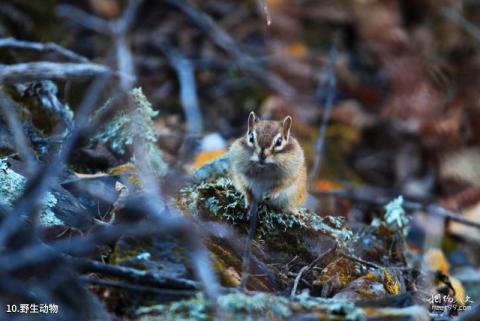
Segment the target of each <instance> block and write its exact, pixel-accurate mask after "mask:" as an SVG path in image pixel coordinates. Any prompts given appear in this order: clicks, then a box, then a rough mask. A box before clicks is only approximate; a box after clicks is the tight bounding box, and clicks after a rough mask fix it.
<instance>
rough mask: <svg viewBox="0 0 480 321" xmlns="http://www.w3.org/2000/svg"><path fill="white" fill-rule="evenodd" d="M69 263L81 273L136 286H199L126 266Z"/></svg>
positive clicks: (89, 261)
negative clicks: (136, 284)
mask: <svg viewBox="0 0 480 321" xmlns="http://www.w3.org/2000/svg"><path fill="white" fill-rule="evenodd" d="M70 261H71V262H73V263H74V265H75V266H76V267H77V268H78V269H79V270H81V271H82V272H84V273H85V272H91V273H100V274H104V275H109V276H113V277H117V278H122V279H125V280H128V281H130V282H134V283H138V284H146V285H149V286H152V287H156V288H171V289H185V290H195V289H198V288H199V284H198V283H197V282H195V281H192V280H187V279H182V278H173V277H169V276H166V275H161V274H160V273H155V272H150V271H142V270H138V269H134V268H130V267H126V266H120V265H112V264H105V263H102V262H98V261H94V260H88V259H78V258H74V257H70Z"/></svg>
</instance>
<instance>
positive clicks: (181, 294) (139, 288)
mask: <svg viewBox="0 0 480 321" xmlns="http://www.w3.org/2000/svg"><path fill="white" fill-rule="evenodd" d="M80 280H81V281H83V282H85V283H87V284H92V285H100V286H106V287H114V288H121V289H127V290H130V291H134V292H141V293H150V294H158V295H162V296H168V297H177V298H185V297H190V296H194V295H195V294H196V293H197V291H195V290H184V289H159V288H155V287H152V286H145V285H138V284H132V283H128V282H124V281H112V280H105V279H97V278H93V277H80Z"/></svg>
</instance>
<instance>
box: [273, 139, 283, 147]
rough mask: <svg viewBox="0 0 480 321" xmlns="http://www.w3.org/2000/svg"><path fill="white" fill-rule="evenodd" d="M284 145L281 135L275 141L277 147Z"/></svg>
mask: <svg viewBox="0 0 480 321" xmlns="http://www.w3.org/2000/svg"><path fill="white" fill-rule="evenodd" d="M280 146H282V139H281V138H280V137H279V138H277V140H276V141H275V147H280Z"/></svg>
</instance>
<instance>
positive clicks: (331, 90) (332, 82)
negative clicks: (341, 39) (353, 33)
mask: <svg viewBox="0 0 480 321" xmlns="http://www.w3.org/2000/svg"><path fill="white" fill-rule="evenodd" d="M336 61H337V50H336V48H335V46H332V48H331V49H330V62H329V66H328V79H327V88H326V90H327V95H326V98H325V106H324V108H323V115H322V122H321V124H320V131H319V133H318V138H317V141H316V143H315V159H314V161H313V166H312V170H311V171H310V176H309V178H308V180H309V183H310V184H311V183H312V182H313V180H314V179H315V178H316V177H317V175H318V172H319V171H320V167H321V165H322V157H323V149H324V146H325V132H326V129H327V125H328V121H329V119H330V114H331V112H332V108H333V102H334V100H335V86H336V72H335V64H336Z"/></svg>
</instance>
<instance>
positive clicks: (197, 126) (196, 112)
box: [162, 46, 203, 135]
mask: <svg viewBox="0 0 480 321" xmlns="http://www.w3.org/2000/svg"><path fill="white" fill-rule="evenodd" d="M162 48H163V50H162V51H163V52H164V54H165V55H166V56H167V58H168V60H169V61H170V64H171V65H172V67H173V69H174V70H175V72H176V73H177V76H178V82H179V83H180V100H181V102H182V107H183V112H184V114H185V120H186V126H187V135H199V134H200V133H201V132H202V130H203V124H202V113H201V111H200V107H199V103H198V96H197V86H196V83H195V69H194V65H193V64H192V62H191V61H190V60H189V59H188V58H187V57H185V56H184V55H183V54H182V53H181V52H179V51H178V50H175V49H173V48H171V47H168V46H162Z"/></svg>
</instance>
